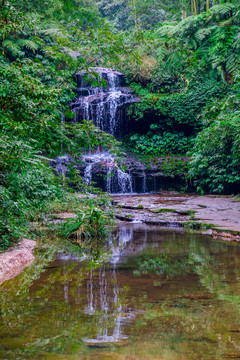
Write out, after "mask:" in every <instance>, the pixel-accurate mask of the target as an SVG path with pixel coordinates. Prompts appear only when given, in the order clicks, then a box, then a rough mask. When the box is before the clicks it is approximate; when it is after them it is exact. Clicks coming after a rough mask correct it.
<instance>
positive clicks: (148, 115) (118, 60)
mask: <svg viewBox="0 0 240 360" xmlns="http://www.w3.org/2000/svg"><path fill="white" fill-rule="evenodd" d="M189 4H190V5H189ZM239 24H240V15H239V5H238V2H237V1H236V2H234V1H232V2H231V3H221V1H219V2H218V3H217V2H216V1H214V2H211V1H208V0H206V1H196V0H192V1H191V2H187V1H186V2H185V1H183V2H181V5H179V2H178V1H175V0H171V1H165V0H157V1H154V0H148V1H141V0H112V1H110V0H99V1H93V0H51V1H45V0H42V1H40V0H32V1H30V0H27V1H26V0H14V1H6V0H2V1H1V3H0V50H1V51H0V105H1V110H0V133H1V139H0V208H1V214H0V249H5V248H6V247H8V246H9V244H11V243H12V242H13V241H15V240H17V239H19V238H20V237H21V236H22V234H24V231H25V229H26V228H27V226H28V223H29V222H30V221H33V220H35V219H38V218H39V217H41V216H42V214H43V213H45V212H47V209H48V206H49V202H51V201H54V200H56V199H66V197H67V196H68V195H67V194H68V192H69V191H71V187H69V186H68V182H69V183H71V185H72V184H73V182H74V183H75V189H76V188H77V189H78V190H79V189H81V190H82V189H83V186H84V185H83V183H82V181H81V179H80V178H79V175H78V174H77V173H74V171H72V173H71V174H72V179H70V180H68V181H66V179H64V181H63V179H61V178H59V177H56V176H55V174H54V172H53V170H52V169H51V167H50V166H49V161H50V159H51V158H54V157H55V156H57V155H60V154H62V153H65V152H68V153H70V154H71V155H74V156H76V157H77V156H78V154H80V153H81V152H82V151H84V150H85V149H87V148H89V146H92V147H93V148H94V147H96V146H97V145H98V144H99V143H101V144H104V145H105V146H106V147H107V148H109V147H111V146H114V144H115V141H114V139H112V138H111V136H109V135H107V134H103V133H100V131H99V130H98V129H97V128H96V127H95V126H94V125H93V124H92V123H90V122H84V123H83V124H79V125H77V126H76V125H75V124H74V125H73V124H71V123H68V124H64V125H63V124H62V123H61V116H62V114H63V113H65V114H66V115H67V116H68V117H69V118H71V113H70V112H69V109H68V104H69V102H70V100H71V99H72V98H74V96H75V93H74V89H75V87H76V83H75V74H76V72H77V71H78V70H80V69H88V67H89V66H93V65H101V66H113V67H115V68H118V69H119V70H122V71H124V72H125V73H126V74H127V75H128V79H129V83H130V84H131V86H132V87H133V89H134V90H135V92H136V93H137V94H138V95H139V96H140V97H141V99H142V102H141V103H139V104H136V105H135V106H133V107H132V108H131V110H130V113H131V116H132V117H134V118H135V119H136V121H140V122H142V123H144V126H143V128H144V129H146V131H144V133H141V134H131V135H132V136H131V138H130V144H131V147H134V148H135V152H136V153H137V152H139V153H146V154H148V155H159V156H165V155H168V154H169V153H171V154H184V155H186V154H187V152H189V151H190V152H189V153H188V155H189V156H190V162H189V176H190V177H191V179H192V180H193V182H194V183H195V185H196V188H198V190H200V191H211V192H230V191H235V192H236V191H238V186H239V185H240V156H239V154H240V130H239V129H240V127H239V125H240V113H239V98H240V71H239V68H240V32H239ZM193 144H195V145H194V147H193ZM76 184H77V185H76Z"/></svg>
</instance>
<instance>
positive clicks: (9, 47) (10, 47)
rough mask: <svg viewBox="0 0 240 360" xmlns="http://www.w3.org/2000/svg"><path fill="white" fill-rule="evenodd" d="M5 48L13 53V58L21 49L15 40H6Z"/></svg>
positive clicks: (3, 44)
mask: <svg viewBox="0 0 240 360" xmlns="http://www.w3.org/2000/svg"><path fill="white" fill-rule="evenodd" d="M2 46H3V48H5V49H7V50H8V51H10V52H11V53H12V55H13V56H16V55H17V54H18V52H19V51H20V47H19V46H18V45H17V44H16V42H15V41H13V40H5V41H3V43H2Z"/></svg>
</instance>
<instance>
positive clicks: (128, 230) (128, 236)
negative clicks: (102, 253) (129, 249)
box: [110, 227, 133, 265]
mask: <svg viewBox="0 0 240 360" xmlns="http://www.w3.org/2000/svg"><path fill="white" fill-rule="evenodd" d="M132 239H133V228H132V227H122V228H120V229H119V233H118V239H117V243H116V245H115V246H114V245H112V244H111V245H112V246H111V247H110V249H111V253H112V257H111V263H113V264H115V265H116V264H117V263H118V262H119V260H120V257H121V255H124V250H125V248H126V246H127V245H128V244H129V243H130V242H131V241H132ZM111 241H112V239H111Z"/></svg>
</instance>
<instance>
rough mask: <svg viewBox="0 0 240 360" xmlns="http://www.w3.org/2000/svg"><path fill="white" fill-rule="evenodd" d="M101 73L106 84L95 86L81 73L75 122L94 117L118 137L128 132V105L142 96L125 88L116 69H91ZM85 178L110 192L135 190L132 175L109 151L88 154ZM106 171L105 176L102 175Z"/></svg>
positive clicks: (85, 160)
mask: <svg viewBox="0 0 240 360" xmlns="http://www.w3.org/2000/svg"><path fill="white" fill-rule="evenodd" d="M91 71H92V72H93V73H94V74H95V75H96V74H98V77H99V79H98V81H99V84H101V85H102V82H103V80H104V82H105V86H104V87H103V86H98V87H92V86H91V84H89V83H87V82H86V81H85V79H84V75H85V73H84V72H80V73H78V74H77V79H78V88H77V92H78V97H77V99H75V101H74V102H73V103H72V104H71V109H72V111H73V112H74V113H75V117H74V118H75V121H76V122H81V121H82V120H84V119H86V120H92V121H93V122H94V124H95V125H96V126H98V127H99V128H100V129H101V130H103V131H105V132H108V133H110V134H112V135H113V136H116V137H118V138H120V137H122V136H123V135H124V134H125V133H126V131H127V119H126V115H127V114H126V111H125V110H126V109H125V107H126V105H127V104H129V103H134V102H136V101H138V99H137V98H136V97H135V96H134V95H133V94H132V92H131V91H130V90H129V89H128V88H126V87H124V86H125V78H124V75H123V74H121V73H119V72H117V71H114V70H112V69H104V68H91V69H90V72H91ZM82 160H83V162H84V163H85V169H84V180H85V182H86V183H87V184H88V185H92V182H95V183H96V184H97V185H98V186H99V187H101V188H102V189H103V190H105V191H107V192H109V193H123V194H125V193H132V192H133V188H132V178H131V174H130V173H127V172H125V171H123V169H121V168H120V166H119V165H118V163H117V161H116V158H115V156H114V155H112V154H110V153H109V152H105V151H97V152H96V153H94V154H91V153H89V154H86V155H84V156H83V158H82ZM99 171H100V173H101V174H102V179H101V176H100V174H98V172H99Z"/></svg>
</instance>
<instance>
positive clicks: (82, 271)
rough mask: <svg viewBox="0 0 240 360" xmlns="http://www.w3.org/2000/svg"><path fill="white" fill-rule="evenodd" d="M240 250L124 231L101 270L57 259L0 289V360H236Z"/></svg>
mask: <svg viewBox="0 0 240 360" xmlns="http://www.w3.org/2000/svg"><path fill="white" fill-rule="evenodd" d="M239 290H240V247H239V246H234V245H232V244H231V245H229V244H225V243H223V242H220V241H219V242H217V241H213V240H212V239H211V237H209V236H206V235H196V234H187V233H184V232H182V231H178V230H167V229H160V228H157V227H147V226H143V225H141V224H135V225H129V226H122V227H120V228H119V230H118V231H116V232H114V233H113V234H112V235H111V237H110V249H109V254H108V257H107V258H106V261H105V262H104V263H102V264H101V265H99V266H97V267H96V264H94V263H92V262H90V261H85V262H82V261H79V260H78V259H76V258H74V257H71V256H70V255H68V256H63V255H62V254H58V255H56V258H55V260H54V261H52V262H51V263H49V264H47V265H46V266H45V267H44V269H42V270H39V269H38V272H37V271H36V266H35V269H34V265H33V267H32V269H27V270H25V272H24V273H23V274H22V275H21V276H19V277H18V278H15V279H13V280H10V281H8V282H6V283H5V284H3V285H2V286H1V287H0V301H1V304H0V311H1V313H0V359H9V360H12V359H14V360H16V359H54V360H58V359H59V360H60V359H61V360H63V359H64V360H68V359H69V360H70V359H72V360H74V359H82V360H83V359H84V360H87V359H89V360H90V359H100V360H102V359H106V360H108V359H109V360H110V359H111V360H112V359H116V360H118V359H119V360H120V359H125V360H134V359H135V360H136V359H165V360H188V359H189V360H190V359H191V360H195V359H196V360H197V359H212V360H215V359H240V313H239V310H240V292H239Z"/></svg>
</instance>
